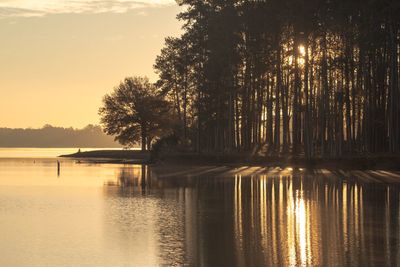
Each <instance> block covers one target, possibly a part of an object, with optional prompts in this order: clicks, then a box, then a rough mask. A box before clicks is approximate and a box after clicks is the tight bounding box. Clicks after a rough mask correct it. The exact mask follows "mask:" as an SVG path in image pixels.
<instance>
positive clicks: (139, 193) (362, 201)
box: [0, 149, 400, 266]
mask: <svg viewBox="0 0 400 267" xmlns="http://www.w3.org/2000/svg"><path fill="white" fill-rule="evenodd" d="M3 151H5V150H3ZM21 151H24V152H21ZM71 151H72V152H75V151H76V149H71ZM56 152H57V149H55V150H54V149H53V150H48V149H32V150H31V151H30V152H29V151H28V149H19V151H18V150H17V149H15V150H13V149H8V152H7V153H5V152H3V153H1V149H0V237H1V238H0V251H1V252H0V253H1V254H0V255H1V257H0V266H338V265H352V266H395V265H397V264H398V263H399V262H400V243H399V242H400V231H399V230H400V229H399V227H400V209H399V207H400V205H399V203H400V198H399V193H400V191H399V189H400V188H399V186H398V184H397V183H395V181H397V180H398V181H400V175H399V173H392V172H385V171H377V172H373V173H363V172H359V173H358V174H357V175H354V173H350V174H349V173H346V172H339V171H338V172H332V171H320V172H312V171H307V170H292V169H287V170H284V171H283V170H282V171H278V172H277V171H269V169H268V168H265V171H263V172H260V171H257V172H247V173H246V172H241V171H237V172H235V171H233V172H232V171H227V172H224V175H212V176H211V175H208V173H207V172H205V171H202V172H197V173H196V172H193V173H192V174H190V173H189V174H188V173H185V174H183V173H181V174H177V175H168V176H165V175H163V174H162V173H159V172H158V171H157V170H155V169H154V168H153V167H148V166H140V165H117V164H85V163H79V162H77V161H74V160H71V159H57V158H55V155H57V154H56ZM64 152H65V151H61V152H60V153H58V154H63V153H64ZM57 160H60V162H61V169H60V173H59V174H58V173H57ZM241 169H243V168H241ZM244 169H246V167H244ZM238 170H239V169H238ZM271 170H273V168H271ZM374 174H375V175H384V176H385V178H384V179H383V180H380V179H376V177H377V176H375V178H374V176H373V175H374ZM396 179H397V180H396ZM388 181H392V182H388Z"/></svg>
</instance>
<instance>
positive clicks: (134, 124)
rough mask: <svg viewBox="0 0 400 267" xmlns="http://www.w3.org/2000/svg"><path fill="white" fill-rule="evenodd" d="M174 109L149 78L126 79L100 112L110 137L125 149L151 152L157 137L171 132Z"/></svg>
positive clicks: (103, 124)
mask: <svg viewBox="0 0 400 267" xmlns="http://www.w3.org/2000/svg"><path fill="white" fill-rule="evenodd" d="M169 110H170V106H169V103H168V102H167V101H166V100H164V98H163V96H162V95H161V94H160V93H159V92H158V90H157V88H156V87H155V86H154V85H153V84H151V83H150V82H149V80H148V79H147V78H141V77H131V78H126V79H125V80H124V81H122V82H121V83H120V84H119V85H118V86H117V87H115V88H114V91H113V92H112V93H110V94H107V95H106V96H105V97H104V99H103V106H102V107H101V108H100V109H99V114H100V116H101V123H102V126H103V128H104V130H105V132H106V133H107V134H110V135H114V136H115V139H116V140H117V141H119V142H120V143H121V144H123V145H125V146H133V145H135V144H138V143H139V142H140V143H141V145H142V150H146V149H150V145H151V142H152V140H154V138H157V137H160V136H162V135H163V134H168V132H169V131H170V121H171V117H170V116H169Z"/></svg>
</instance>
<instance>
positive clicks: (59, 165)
mask: <svg viewBox="0 0 400 267" xmlns="http://www.w3.org/2000/svg"><path fill="white" fill-rule="evenodd" d="M60 169H61V164H60V162H59V161H58V160H57V176H58V177H60Z"/></svg>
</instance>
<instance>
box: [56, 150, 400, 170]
mask: <svg viewBox="0 0 400 267" xmlns="http://www.w3.org/2000/svg"><path fill="white" fill-rule="evenodd" d="M59 157H61V158H73V159H77V160H83V161H84V162H90V163H114V164H118V163H121V164H151V165H153V166H171V167H173V166H175V167H177V166H178V167H179V168H186V169H187V168H195V167H199V166H229V167H242V166H253V167H279V168H288V167H291V168H304V169H322V168H324V169H340V170H377V169H380V170H400V156H397V155H374V156H366V157H361V156H344V157H341V158H327V159H313V160H307V159H305V158H301V157H292V156H290V155H289V156H287V157H284V156H281V157H266V156H254V157H248V156H246V155H243V154H231V155H215V154H200V155H199V154H194V153H171V154H170V155H163V157H161V158H158V159H157V160H153V159H152V157H151V153H150V152H149V151H144V152H142V151H140V150H94V151H87V152H77V153H73V154H68V155H60V156H59Z"/></svg>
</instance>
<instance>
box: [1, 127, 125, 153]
mask: <svg viewBox="0 0 400 267" xmlns="http://www.w3.org/2000/svg"><path fill="white" fill-rule="evenodd" d="M0 147H107V148H111V147H121V145H119V144H118V143H117V142H115V141H114V138H113V137H111V136H107V135H106V134H104V133H103V131H102V129H101V127H100V126H94V125H88V126H86V127H85V128H83V129H73V128H62V127H53V126H51V125H45V126H44V127H43V128H41V129H10V128H0Z"/></svg>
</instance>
